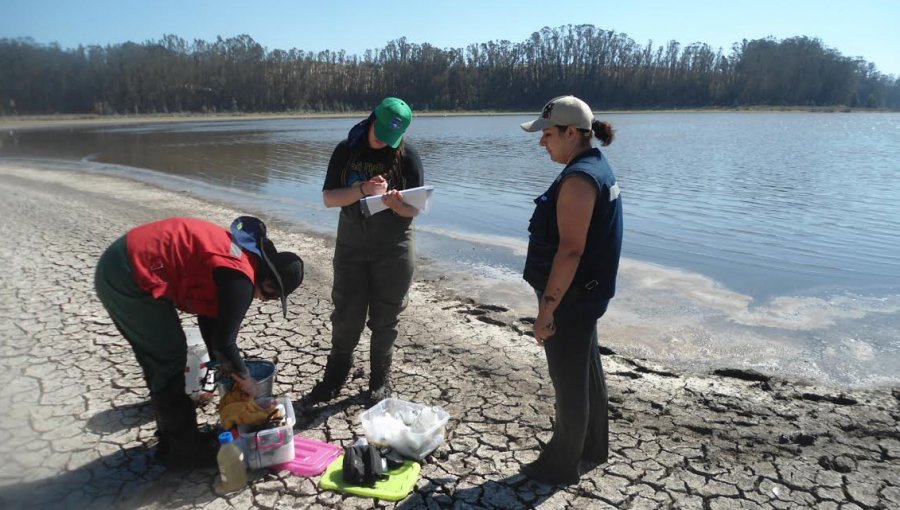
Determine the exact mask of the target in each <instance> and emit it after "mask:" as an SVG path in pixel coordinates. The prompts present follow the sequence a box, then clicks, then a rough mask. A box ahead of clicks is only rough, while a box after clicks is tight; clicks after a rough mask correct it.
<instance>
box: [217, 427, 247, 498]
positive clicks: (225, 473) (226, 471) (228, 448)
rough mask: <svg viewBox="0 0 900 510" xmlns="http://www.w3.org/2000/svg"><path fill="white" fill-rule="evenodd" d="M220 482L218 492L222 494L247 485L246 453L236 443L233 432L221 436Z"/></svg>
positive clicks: (223, 433) (219, 457)
mask: <svg viewBox="0 0 900 510" xmlns="http://www.w3.org/2000/svg"><path fill="white" fill-rule="evenodd" d="M219 443H220V446H219V453H218V455H216V460H217V461H218V463H219V481H218V483H217V484H216V490H217V491H218V492H220V493H223V494H224V493H229V492H234V491H237V490H240V489H243V488H244V487H245V486H246V485H247V465H246V464H244V452H242V451H241V449H240V448H238V445H236V444H235V443H234V436H232V435H231V432H222V433H221V434H219Z"/></svg>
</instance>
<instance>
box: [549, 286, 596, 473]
mask: <svg viewBox="0 0 900 510" xmlns="http://www.w3.org/2000/svg"><path fill="white" fill-rule="evenodd" d="M572 294H573V293H572V292H569V293H567V294H566V296H565V297H564V298H563V300H562V302H560V304H559V307H558V308H557V309H556V312H555V313H554V315H553V318H554V323H555V324H556V333H555V334H554V335H553V336H552V337H550V338H548V339H547V340H546V341H545V342H544V353H545V354H546V355H547V366H548V368H549V370H550V380H551V381H552V382H553V390H554V394H555V397H556V419H555V423H554V426H553V437H551V438H550V441H549V442H548V443H547V445H546V446H545V447H544V450H543V451H542V452H541V455H540V459H539V463H540V464H541V468H542V469H543V470H544V472H546V473H556V474H558V475H560V476H561V477H563V478H578V476H579V465H580V463H581V460H583V459H584V460H591V461H596V462H600V461H605V459H606V458H607V456H608V449H609V417H608V403H607V390H606V378H605V377H604V375H603V365H602V363H601V361H600V347H599V345H598V341H597V320H598V319H599V318H600V317H602V316H603V314H604V313H606V308H607V305H608V304H609V300H603V301H580V300H578V299H576V298H574V297H573V295H572ZM538 301H540V293H538Z"/></svg>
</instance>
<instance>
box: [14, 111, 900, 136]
mask: <svg viewBox="0 0 900 510" xmlns="http://www.w3.org/2000/svg"><path fill="white" fill-rule="evenodd" d="M898 112H900V110H889V109H865V108H850V107H843V106H781V107H773V106H742V107H708V108H659V109H634V110H597V111H596V112H595V113H596V114H598V115H601V116H602V115H611V114H612V115H628V114H634V115H639V114H653V113H898ZM537 113H539V112H538V111H500V110H471V111H455V110H446V111H443V110H435V111H416V112H414V115H415V116H417V117H465V116H486V115H490V116H500V115H534V114H537ZM368 114H369V112H368V111H347V112H336V111H329V112H312V111H310V112H246V113H245V112H234V113H232V112H227V113H198V112H182V113H143V114H121V115H120V114H116V115H99V114H88V113H85V114H77V113H71V114H69V113H64V114H35V115H0V130H17V129H19V130H25V129H43V128H58V127H82V126H111V125H131V124H134V125H138V124H154V123H178V122H217V121H234V120H283V119H342V118H360V117H365V116H366V115H368Z"/></svg>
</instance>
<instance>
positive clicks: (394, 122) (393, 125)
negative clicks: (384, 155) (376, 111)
mask: <svg viewBox="0 0 900 510" xmlns="http://www.w3.org/2000/svg"><path fill="white" fill-rule="evenodd" d="M401 124H403V120H402V119H401V118H400V117H394V118H393V119H391V122H390V125H391V129H393V130H394V131H396V130H397V129H399V128H400V125H401Z"/></svg>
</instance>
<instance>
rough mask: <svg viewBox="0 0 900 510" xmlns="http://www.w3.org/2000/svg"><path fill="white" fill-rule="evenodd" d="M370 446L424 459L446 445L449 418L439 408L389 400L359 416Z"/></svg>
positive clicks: (394, 399) (412, 457)
mask: <svg viewBox="0 0 900 510" xmlns="http://www.w3.org/2000/svg"><path fill="white" fill-rule="evenodd" d="M359 419H360V421H361V422H362V426H363V430H365V434H366V439H367V440H368V441H369V443H371V444H373V445H375V446H377V447H379V448H383V447H385V446H390V447H392V448H393V449H395V450H397V451H398V452H399V453H400V454H401V455H403V456H404V457H407V458H411V459H422V458H424V457H426V456H427V455H428V454H429V453H431V452H433V451H434V449H435V448H437V447H438V446H440V445H441V443H443V442H444V428H445V426H446V425H447V421H448V420H449V419H450V415H449V414H447V412H446V411H444V410H443V409H441V408H440V407H438V406H426V405H423V404H416V403H414V402H407V401H405V400H400V399H396V398H386V399H384V400H382V401H381V402H379V403H377V404H375V405H374V406H373V407H371V408H370V409H368V410H366V411H364V412H363V413H362V414H361V415H359Z"/></svg>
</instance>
